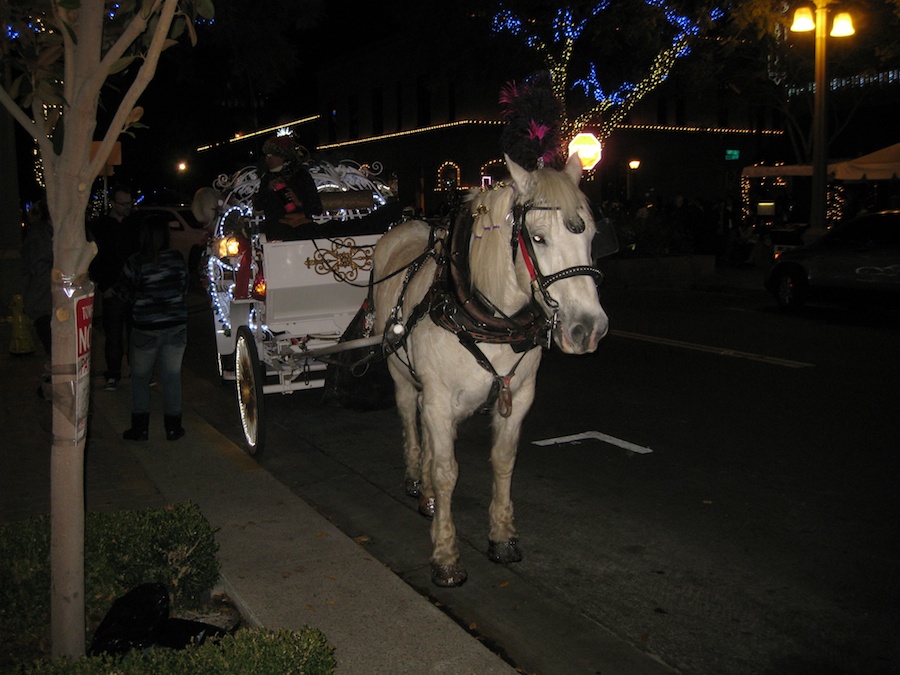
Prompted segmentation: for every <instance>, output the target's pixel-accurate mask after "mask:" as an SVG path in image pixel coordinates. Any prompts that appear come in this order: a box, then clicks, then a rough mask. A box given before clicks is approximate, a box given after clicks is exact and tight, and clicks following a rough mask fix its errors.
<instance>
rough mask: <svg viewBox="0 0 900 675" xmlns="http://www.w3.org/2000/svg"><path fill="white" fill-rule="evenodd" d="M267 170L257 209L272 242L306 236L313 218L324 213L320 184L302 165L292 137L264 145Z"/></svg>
mask: <svg viewBox="0 0 900 675" xmlns="http://www.w3.org/2000/svg"><path fill="white" fill-rule="evenodd" d="M263 154H264V155H265V157H266V167H265V171H263V173H262V175H261V176H260V182H259V192H257V193H256V196H255V197H254V200H253V205H254V208H255V209H257V210H259V211H263V212H264V213H265V216H266V219H265V222H264V223H263V225H262V226H261V229H262V231H263V232H264V233H265V235H266V238H267V239H268V240H269V241H274V240H284V241H290V240H293V239H299V238H301V237H302V236H303V226H304V225H306V224H308V223H310V222H312V221H311V220H310V218H309V217H310V216H316V215H319V214H320V213H322V202H321V200H320V199H319V193H318V192H317V191H316V184H315V181H313V179H312V176H310V175H309V171H307V169H306V167H304V166H303V165H302V161H301V159H302V158H301V150H300V149H299V148H298V146H297V144H296V143H295V142H294V139H293V138H291V137H290V136H272V137H270V138H269V139H268V140H267V141H266V142H265V143H264V144H263Z"/></svg>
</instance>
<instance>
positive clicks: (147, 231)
mask: <svg viewBox="0 0 900 675" xmlns="http://www.w3.org/2000/svg"><path fill="white" fill-rule="evenodd" d="M140 232H141V248H140V251H139V252H138V253H136V254H135V255H132V256H131V257H130V258H128V260H127V261H126V262H125V266H124V267H123V268H122V274H121V275H120V277H119V281H118V282H117V283H116V285H115V288H114V292H115V295H116V296H117V297H118V298H120V299H121V300H122V301H123V302H124V303H126V304H127V305H130V306H131V317H132V329H131V349H130V361H131V411H132V412H131V428H130V429H127V430H126V431H125V432H124V433H123V434H122V438H124V439H126V440H132V441H145V440H147V438H148V436H149V426H150V381H151V377H152V376H153V367H154V365H157V366H158V368H159V382H160V385H161V386H162V390H163V413H164V422H165V429H166V438H167V439H168V440H170V441H175V440H178V439H179V438H181V437H182V436H184V427H182V425H181V413H182V409H181V404H182V400H181V362H182V359H183V357H184V350H185V347H186V346H187V305H186V303H185V300H184V296H185V294H186V293H187V290H188V270H187V265H186V264H185V262H184V258H183V257H182V255H181V253H180V252H178V251H175V250H172V249H170V248H169V224H168V221H167V219H166V218H165V217H164V216H149V217H148V218H146V220H145V221H144V222H143V223H142V225H141V230H140Z"/></svg>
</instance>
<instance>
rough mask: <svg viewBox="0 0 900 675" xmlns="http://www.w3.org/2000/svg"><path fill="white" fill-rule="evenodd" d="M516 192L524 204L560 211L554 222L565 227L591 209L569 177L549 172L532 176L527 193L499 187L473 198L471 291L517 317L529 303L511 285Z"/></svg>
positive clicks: (520, 188)
mask: <svg viewBox="0 0 900 675" xmlns="http://www.w3.org/2000/svg"><path fill="white" fill-rule="evenodd" d="M517 191H519V192H522V199H521V201H522V202H525V201H531V202H532V203H534V204H535V205H537V206H553V207H556V208H559V209H560V214H559V215H560V216H562V218H561V219H555V221H556V222H558V223H559V224H560V226H562V223H564V222H566V221H576V222H577V221H578V220H579V219H581V217H582V213H583V211H584V210H586V209H588V199H587V197H586V196H585V194H584V193H583V192H582V191H581V190H580V189H578V186H577V185H575V184H574V183H573V182H572V179H571V178H570V177H569V176H568V175H567V174H566V172H565V171H557V170H555V169H551V168H544V169H539V170H537V171H533V172H532V173H531V174H530V180H529V185H528V186H526V187H525V189H524V190H523V189H522V187H521V186H513V185H510V184H503V183H501V184H500V186H499V187H495V188H492V189H490V190H483V191H476V192H475V193H474V195H473V196H472V197H471V201H470V206H469V208H470V209H471V210H470V213H471V214H472V216H473V219H474V220H473V223H472V243H471V247H470V251H469V264H470V269H471V279H472V286H473V288H477V289H478V290H479V291H480V292H481V293H482V294H483V295H484V296H485V297H487V298H489V299H490V300H491V301H492V302H493V303H494V304H496V305H497V306H498V307H500V308H501V309H503V310H504V312H506V311H515V310H516V309H519V308H520V307H522V306H524V305H525V304H526V303H527V302H528V301H529V300H530V295H529V294H528V293H526V292H525V291H523V290H522V289H521V288H520V285H519V284H515V283H510V280H511V279H512V278H513V277H514V275H515V274H516V271H515V270H514V269H513V261H512V253H511V251H510V247H511V244H510V241H511V237H512V209H513V202H514V200H515V198H516V193H517ZM523 286H527V284H523Z"/></svg>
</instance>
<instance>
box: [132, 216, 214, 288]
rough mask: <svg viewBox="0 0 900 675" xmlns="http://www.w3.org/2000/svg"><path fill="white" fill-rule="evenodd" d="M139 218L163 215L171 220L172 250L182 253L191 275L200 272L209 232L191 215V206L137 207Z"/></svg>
mask: <svg viewBox="0 0 900 675" xmlns="http://www.w3.org/2000/svg"><path fill="white" fill-rule="evenodd" d="M134 212H135V214H136V215H138V216H139V217H142V216H147V215H157V214H161V215H163V216H165V217H166V218H168V219H169V236H170V238H171V240H170V248H173V249H175V250H177V251H181V255H183V256H184V261H185V262H186V263H187V266H188V270H189V271H190V273H191V275H194V274H196V273H197V271H198V267H199V265H200V260H201V257H202V255H203V253H204V251H206V243H207V240H208V239H209V232H208V230H207V229H206V228H205V227H204V226H203V224H202V223H199V222H197V219H196V218H195V217H194V214H193V213H191V207H190V205H184V204H179V205H175V206H161V205H155V204H151V205H146V206H145V205H143V204H139V205H138V206H136V207H135V209H134Z"/></svg>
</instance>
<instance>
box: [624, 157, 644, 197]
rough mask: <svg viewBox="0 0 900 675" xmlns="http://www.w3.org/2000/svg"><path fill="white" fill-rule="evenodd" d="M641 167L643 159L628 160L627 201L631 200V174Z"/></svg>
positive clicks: (626, 175)
mask: <svg viewBox="0 0 900 675" xmlns="http://www.w3.org/2000/svg"><path fill="white" fill-rule="evenodd" d="M640 168H641V160H639V159H630V160H628V171H626V172H625V201H627V202H630V201H631V174H632V173H634V172H635V171H637V170H638V169H640Z"/></svg>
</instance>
